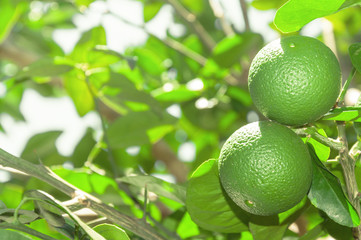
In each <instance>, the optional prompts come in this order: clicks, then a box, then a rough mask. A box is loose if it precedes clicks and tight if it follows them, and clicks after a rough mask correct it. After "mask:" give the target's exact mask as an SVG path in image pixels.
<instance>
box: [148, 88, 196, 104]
mask: <svg viewBox="0 0 361 240" xmlns="http://www.w3.org/2000/svg"><path fill="white" fill-rule="evenodd" d="M152 95H153V96H154V98H155V99H157V100H158V101H161V102H185V101H189V100H192V99H194V98H196V97H198V96H199V95H200V92H199V91H192V90H189V89H187V88H186V87H179V88H176V89H174V90H172V91H164V90H163V89H156V90H154V91H153V92H152Z"/></svg>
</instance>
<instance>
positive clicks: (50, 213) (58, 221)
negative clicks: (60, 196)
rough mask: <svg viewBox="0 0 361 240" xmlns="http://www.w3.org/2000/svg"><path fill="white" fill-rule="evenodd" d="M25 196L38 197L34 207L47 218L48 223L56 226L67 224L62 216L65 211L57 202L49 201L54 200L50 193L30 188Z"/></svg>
mask: <svg viewBox="0 0 361 240" xmlns="http://www.w3.org/2000/svg"><path fill="white" fill-rule="evenodd" d="M25 196H28V197H30V198H35V199H38V200H34V207H35V209H36V210H37V212H39V215H41V216H42V217H43V218H45V219H46V222H47V223H48V224H50V225H51V226H53V227H55V228H56V227H59V228H61V227H63V226H64V225H65V219H64V218H63V216H62V213H63V212H62V211H61V210H60V208H59V207H57V206H56V205H57V204H55V203H54V204H49V202H53V199H52V197H50V195H45V194H44V193H42V192H41V191H38V190H29V191H26V192H25ZM54 205H55V206H54Z"/></svg>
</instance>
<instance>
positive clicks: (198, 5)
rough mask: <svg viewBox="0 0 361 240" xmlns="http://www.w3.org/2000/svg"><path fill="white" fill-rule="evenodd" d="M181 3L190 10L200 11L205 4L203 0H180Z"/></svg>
mask: <svg viewBox="0 0 361 240" xmlns="http://www.w3.org/2000/svg"><path fill="white" fill-rule="evenodd" d="M181 3H182V4H183V5H184V6H186V7H187V8H189V9H190V10H191V12H195V13H202V11H203V10H204V7H205V6H204V5H207V4H205V3H204V2H203V1H194V0H181Z"/></svg>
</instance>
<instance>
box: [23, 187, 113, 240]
mask: <svg viewBox="0 0 361 240" xmlns="http://www.w3.org/2000/svg"><path fill="white" fill-rule="evenodd" d="M27 194H28V196H31V197H32V198H37V199H39V200H38V201H36V200H35V202H40V201H41V206H43V207H44V209H45V210H46V211H47V212H51V213H54V214H57V211H62V212H64V213H66V214H68V215H69V217H70V218H71V219H72V220H73V221H74V222H75V223H76V224H78V225H79V227H80V228H81V229H82V230H83V231H84V232H85V233H86V234H87V235H88V236H89V237H91V239H94V240H106V239H105V238H104V237H102V236H101V235H99V233H97V232H96V231H94V230H93V229H92V228H90V227H89V226H88V225H87V224H85V223H84V222H83V221H82V220H81V219H80V218H79V217H78V216H77V215H75V214H74V213H72V212H71V211H70V210H69V209H68V208H67V207H65V206H63V205H62V204H61V202H60V201H58V200H56V199H55V198H53V197H52V196H51V195H49V194H47V193H45V192H43V191H39V190H32V191H28V192H27ZM47 220H49V219H47ZM59 223H60V222H59Z"/></svg>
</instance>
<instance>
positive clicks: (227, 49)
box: [213, 33, 262, 68]
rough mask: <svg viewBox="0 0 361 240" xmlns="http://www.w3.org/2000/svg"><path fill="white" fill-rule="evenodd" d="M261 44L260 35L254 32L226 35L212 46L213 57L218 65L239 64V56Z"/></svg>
mask: <svg viewBox="0 0 361 240" xmlns="http://www.w3.org/2000/svg"><path fill="white" fill-rule="evenodd" d="M261 45H262V37H261V36H260V35H258V34H254V33H245V34H242V35H233V36H230V37H226V38H224V39H223V40H222V41H220V42H219V43H218V44H217V45H216V46H215V47H214V49H213V59H214V61H215V62H216V63H217V64H218V65H219V66H221V67H224V68H229V67H230V66H232V65H233V64H236V63H238V64H240V59H241V56H242V55H243V54H246V53H247V51H249V50H250V49H252V48H255V47H257V48H259V47H260V46H261Z"/></svg>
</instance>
